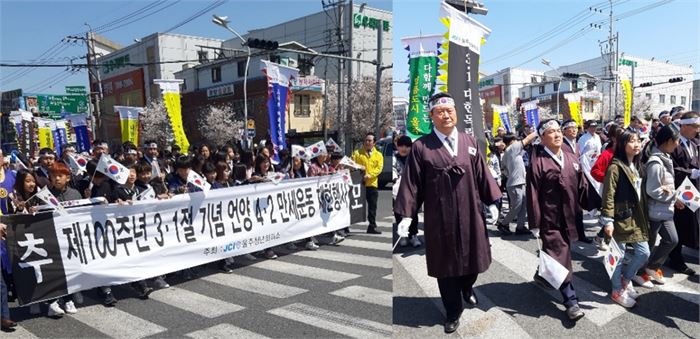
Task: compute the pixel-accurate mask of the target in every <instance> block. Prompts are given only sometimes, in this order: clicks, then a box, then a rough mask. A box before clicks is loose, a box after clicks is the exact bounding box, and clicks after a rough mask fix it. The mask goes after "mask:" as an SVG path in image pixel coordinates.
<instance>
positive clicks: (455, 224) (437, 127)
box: [365, 92, 501, 333]
mask: <svg viewBox="0 0 700 339" xmlns="http://www.w3.org/2000/svg"><path fill="white" fill-rule="evenodd" d="M429 108H430V118H431V119H432V121H433V126H434V128H433V131H432V132H431V133H430V134H427V135H424V136H422V137H420V138H419V139H418V140H416V141H415V142H414V143H413V146H412V147H411V152H410V153H409V155H408V158H407V159H406V165H405V167H404V170H403V174H402V176H401V185H400V187H399V191H398V194H397V196H396V202H395V204H394V213H395V214H397V215H398V216H400V217H401V218H402V219H401V222H400V223H399V225H398V227H397V233H398V234H399V236H401V237H405V236H408V232H409V230H408V229H409V227H410V225H411V223H412V222H413V218H412V216H414V215H416V213H417V211H418V209H419V208H420V206H421V205H423V204H425V206H424V208H423V210H424V211H425V221H424V225H425V236H424V240H425V258H426V262H427V265H428V275H429V276H431V277H435V278H437V283H438V287H439V289H440V296H441V298H442V303H443V306H444V307H445V313H446V321H445V332H446V333H452V332H454V331H456V330H457V327H459V318H460V315H461V314H462V310H463V303H462V300H464V301H466V302H467V304H469V305H471V306H475V305H477V304H478V300H477V298H476V295H475V294H474V290H473V285H474V283H475V282H476V279H477V277H478V275H479V273H483V272H485V271H486V270H487V269H488V268H489V266H490V264H491V249H490V245H489V238H488V235H487V232H486V218H485V215H484V214H482V213H480V211H483V206H484V205H486V206H488V210H489V212H490V214H491V218H492V219H494V220H490V222H491V223H492V222H494V221H495V219H498V208H497V207H496V205H495V203H496V202H497V201H498V199H500V198H501V191H500V189H499V188H498V184H497V183H496V181H495V180H493V177H492V176H491V174H490V172H489V169H488V167H487V165H486V161H485V160H484V156H483V154H482V153H481V151H480V150H479V146H478V144H477V142H476V140H475V139H474V137H472V136H471V135H468V134H467V133H465V132H462V131H459V130H458V129H457V110H456V107H455V101H454V99H453V98H452V96H451V95H450V94H448V93H444V92H442V93H437V94H435V95H433V96H432V97H431V98H430V100H429ZM370 142H373V140H371V139H370V140H368V141H366V142H365V143H366V144H369V143H370ZM375 152H378V151H375Z"/></svg>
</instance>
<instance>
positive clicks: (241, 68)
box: [236, 61, 245, 78]
mask: <svg viewBox="0 0 700 339" xmlns="http://www.w3.org/2000/svg"><path fill="white" fill-rule="evenodd" d="M236 68H237V69H238V71H237V74H238V77H239V78H242V77H244V76H245V61H239V62H238V63H237V64H236Z"/></svg>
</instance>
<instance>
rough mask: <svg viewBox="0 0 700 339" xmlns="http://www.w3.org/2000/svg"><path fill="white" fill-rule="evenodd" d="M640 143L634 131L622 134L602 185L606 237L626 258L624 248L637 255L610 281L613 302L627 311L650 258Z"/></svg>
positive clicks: (617, 268)
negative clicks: (636, 279) (639, 273)
mask: <svg viewBox="0 0 700 339" xmlns="http://www.w3.org/2000/svg"><path fill="white" fill-rule="evenodd" d="M640 153H641V140H640V138H639V134H638V133H637V132H636V131H634V130H631V129H628V130H625V131H623V132H622V134H620V136H619V137H618V140H617V144H616V145H615V157H614V158H613V160H612V163H610V167H608V170H607V172H606V173H605V180H604V182H603V206H602V207H601V209H600V220H601V222H602V224H603V225H605V226H604V230H605V234H606V235H607V236H608V237H613V238H614V239H615V242H616V243H617V245H618V246H619V247H620V252H621V253H622V254H623V257H624V256H628V254H626V253H625V245H626V244H629V245H631V246H632V248H633V249H634V254H632V255H631V257H630V258H629V259H630V260H629V262H628V263H627V265H626V266H625V267H624V268H623V267H622V266H623V265H621V264H618V265H617V267H616V268H615V271H614V273H613V275H612V278H611V283H612V291H611V293H610V298H611V299H612V300H613V301H615V302H616V303H618V304H620V305H622V306H623V307H626V308H631V307H634V305H635V304H636V301H635V299H636V298H637V297H638V294H637V291H635V289H634V287H633V286H632V282H631V281H632V278H634V277H635V276H636V274H637V271H638V270H639V269H640V268H641V267H642V266H643V265H644V263H645V262H646V261H647V259H648V258H649V244H648V243H647V241H648V240H649V223H648V219H647V212H648V211H647V195H646V194H645V192H644V190H643V189H642V181H643V180H642V179H643V178H642V175H643V174H644V173H643V172H641V169H642V167H641V164H640Z"/></svg>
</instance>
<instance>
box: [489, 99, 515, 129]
mask: <svg viewBox="0 0 700 339" xmlns="http://www.w3.org/2000/svg"><path fill="white" fill-rule="evenodd" d="M491 108H492V109H493V131H492V132H493V135H496V134H498V128H499V127H503V128H505V129H506V132H508V133H511V132H512V131H513V130H512V127H511V124H510V115H509V112H510V107H508V106H501V105H493V104H492V105H491Z"/></svg>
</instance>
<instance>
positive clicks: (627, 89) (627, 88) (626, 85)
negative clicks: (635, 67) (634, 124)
mask: <svg viewBox="0 0 700 339" xmlns="http://www.w3.org/2000/svg"><path fill="white" fill-rule="evenodd" d="M620 83H621V85H622V91H623V92H624V95H625V123H624V127H625V128H627V126H629V125H630V122H631V121H632V81H631V80H630V79H622V81H620Z"/></svg>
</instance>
